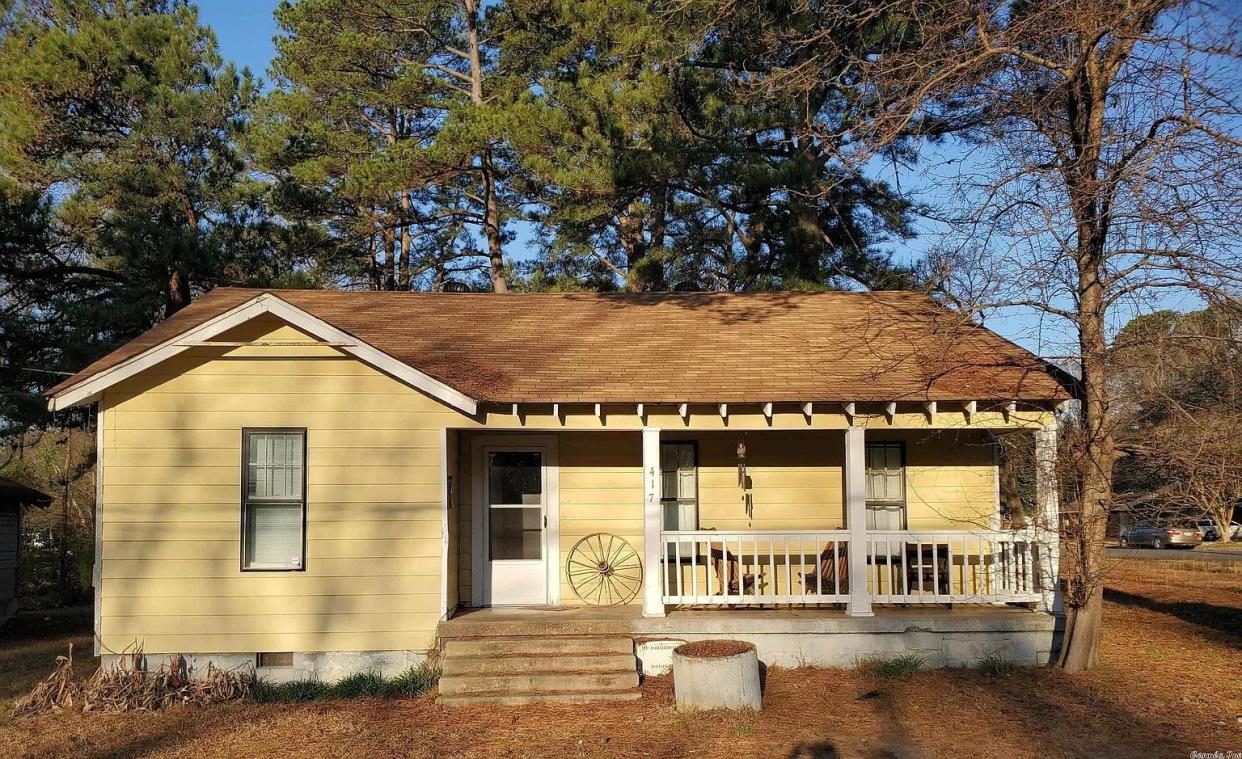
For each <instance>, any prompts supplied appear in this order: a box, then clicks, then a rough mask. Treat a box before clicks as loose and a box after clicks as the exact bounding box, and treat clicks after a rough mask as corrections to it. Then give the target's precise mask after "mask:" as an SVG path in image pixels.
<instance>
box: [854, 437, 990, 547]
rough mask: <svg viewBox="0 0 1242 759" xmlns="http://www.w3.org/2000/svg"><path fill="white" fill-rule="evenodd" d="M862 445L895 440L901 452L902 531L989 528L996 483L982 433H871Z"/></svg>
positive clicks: (988, 448) (988, 445)
mask: <svg viewBox="0 0 1242 759" xmlns="http://www.w3.org/2000/svg"><path fill="white" fill-rule="evenodd" d="M867 439H868V440H877V441H879V440H899V441H901V442H902V443H903V444H904V446H905V455H906V523H907V528H908V529H910V530H916V531H917V530H968V529H988V528H989V527H990V525H991V519H992V517H993V515H994V514H995V512H996V479H995V458H994V454H993V449H992V445H991V439H990V437H989V436H988V433H986V432H984V431H981V430H956V431H951V432H930V431H929V432H921V431H907V432H876V433H873V434H872V433H869V434H868V436H867Z"/></svg>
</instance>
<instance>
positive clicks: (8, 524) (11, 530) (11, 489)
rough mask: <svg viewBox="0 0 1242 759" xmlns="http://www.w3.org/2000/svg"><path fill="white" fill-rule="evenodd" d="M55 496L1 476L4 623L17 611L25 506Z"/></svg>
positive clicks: (0, 605) (0, 619)
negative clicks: (18, 570)
mask: <svg viewBox="0 0 1242 759" xmlns="http://www.w3.org/2000/svg"><path fill="white" fill-rule="evenodd" d="M51 502H52V497H51V496H50V495H48V494H47V493H44V492H42V491H39V490H35V489H34V488H30V487H26V486H25V485H23V484H21V483H20V482H17V481H15V480H10V479H9V478H7V477H0V624H4V623H5V622H6V621H8V619H9V617H12V616H13V614H14V613H15V612H16V611H17V566H18V561H19V559H20V556H21V542H22V509H23V508H25V507H27V506H47V505H48V504H50V503H51Z"/></svg>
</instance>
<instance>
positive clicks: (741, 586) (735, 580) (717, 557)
mask: <svg viewBox="0 0 1242 759" xmlns="http://www.w3.org/2000/svg"><path fill="white" fill-rule="evenodd" d="M711 556H712V571H713V572H715V573H716V582H717V587H719V588H720V590H719V592H718V593H717V595H722V596H723V595H728V596H739V595H746V594H753V593H754V592H755V588H756V583H758V582H760V581H761V580H762V579H763V575H762V574H761V573H760V574H742V571H741V567H740V565H739V562H738V560H737V557H736V556H734V555H733V554H732V552H730V551H728V550H727V549H723V548H713V549H712V550H711ZM726 575H727V577H726Z"/></svg>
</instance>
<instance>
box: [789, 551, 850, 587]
mask: <svg viewBox="0 0 1242 759" xmlns="http://www.w3.org/2000/svg"><path fill="white" fill-rule="evenodd" d="M833 545H834V544H833V543H829V544H828V545H826V546H824V550H823V551H821V552H820V554H819V567H818V568H817V569H816V571H814V572H800V573H799V575H800V576H801V577H802V586H803V589H804V591H805V592H806V593H807V594H808V595H815V594H819V593H827V594H832V593H836V592H838V590H837V585H836V581H837V578H838V577H839V578H841V587H840V591H839V592H841V593H848V592H849V578H850V573H849V569H850V563H849V558H848V556H847V555H846V550H847V548H848V546H846V545H844V544H841V543H837V544H835V545H836V546H837V557H836V562H835V563H834V562H833V557H832V548H833Z"/></svg>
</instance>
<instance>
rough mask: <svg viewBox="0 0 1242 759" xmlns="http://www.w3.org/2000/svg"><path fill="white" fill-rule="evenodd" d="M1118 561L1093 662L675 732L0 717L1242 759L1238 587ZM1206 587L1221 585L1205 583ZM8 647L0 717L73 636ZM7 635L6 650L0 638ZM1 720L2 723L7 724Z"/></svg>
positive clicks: (586, 710) (477, 739)
mask: <svg viewBox="0 0 1242 759" xmlns="http://www.w3.org/2000/svg"><path fill="white" fill-rule="evenodd" d="M1161 564H1162V563H1161V562H1138V561H1133V560H1130V561H1119V562H1118V563H1117V565H1116V566H1115V567H1114V570H1113V572H1112V573H1111V575H1110V579H1109V583H1108V585H1109V590H1108V596H1107V604H1108V606H1107V612H1106V613H1107V617H1108V618H1107V628H1106V632H1105V637H1104V641H1103V656H1102V662H1101V665H1100V667H1099V668H1098V669H1096V670H1094V671H1092V672H1091V673H1089V674H1086V675H1082V676H1076V677H1071V676H1067V675H1064V674H1061V673H1058V672H1055V671H1052V670H1046V669H1022V670H1018V671H1016V672H1013V673H1012V674H1008V675H999V676H989V675H986V674H984V673H982V672H978V671H973V670H971V671H951V670H941V671H929V672H924V673H922V674H919V675H917V676H915V677H913V678H911V679H908V680H899V681H876V680H873V679H871V678H870V677H869V676H866V675H863V674H861V673H858V672H854V671H847V670H833V669H799V670H790V669H773V670H772V671H771V672H770V674H769V679H768V683H767V691H766V694H765V698H764V710H763V711H762V712H760V713H754V714H749V713H745V714H743V713H736V714H719V713H718V714H703V715H695V716H688V715H681V714H678V713H677V712H676V711H674V710H673V709H672V684H671V682H670V681H669V680H668V679H667V678H650V679H648V680H647V681H646V682H645V683H644V685H643V699H642V700H641V701H637V702H633V703H625V704H601V705H590V706H543V707H521V708H496V707H492V708H486V709H451V708H447V707H440V706H437V705H436V704H435V703H434V702H433V700H432V699H431V698H424V699H419V700H413V701H330V702H321V703H314V704H298V705H256V704H231V705H227V706H223V707H208V708H197V709H195V708H185V709H175V710H171V711H168V712H165V713H159V714H152V713H142V714H129V715H96V716H89V717H83V716H80V715H58V716H51V717H40V718H35V719H26V720H15V719H12V718H9V717H0V755H3V756H10V757H28V756H30V757H33V756H74V757H80V758H81V759H91V758H93V757H105V756H107V757H128V756H185V757H194V759H204V758H205V757H242V756H279V757H293V756H306V757H335V756H341V757H362V756H427V757H432V756H438V757H450V756H488V757H494V756H532V755H544V756H557V757H574V756H587V755H589V756H661V757H675V756H676V757H680V756H774V757H829V756H842V757H925V756H928V757H938V756H944V757H966V756H978V757H1049V756H1053V757H1059V756H1091V757H1132V756H1183V757H1185V756H1189V754H1190V752H1191V751H1192V750H1219V751H1222V752H1224V751H1229V750H1234V751H1238V750H1242V573H1239V572H1237V571H1224V570H1223V569H1222V568H1220V567H1219V566H1218V565H1214V564H1207V565H1200V566H1193V565H1192V566H1186V564H1182V565H1179V566H1177V567H1168V566H1161ZM1213 569H1215V571H1212V570H1213ZM42 633H43V634H44V637H43V639H42V640H35V639H34V638H33V636H31V635H29V634H27V633H25V632H21V633H15V634H10V633H3V632H0V699H9V702H8V703H11V698H12V696H13V695H14V693H16V692H17V691H20V690H24V689H26V688H28V687H29V686H30V685H31V684H32V683H33V681H34V680H36V679H37V678H38V676H39V674H41V673H43V672H46V670H47V668H48V667H50V665H51V662H52V659H53V658H54V656H55V652H56V651H59V650H61V649H63V647H64V646H65V645H66V644H67V642H68V641H69V640H74V641H76V642H77V643H78V644H79V645H83V644H85V643H86V642H87V641H86V639H85V637H84V635H83V634H82V633H81V632H80V631H74V630H69V629H66V628H65V627H63V626H61V627H58V626H57V625H56V624H55V623H54V622H53V623H47V624H46V629H45V630H43V631H42ZM5 635H10V637H4V636H5ZM2 706H3V705H2V704H0V708H2Z"/></svg>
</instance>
